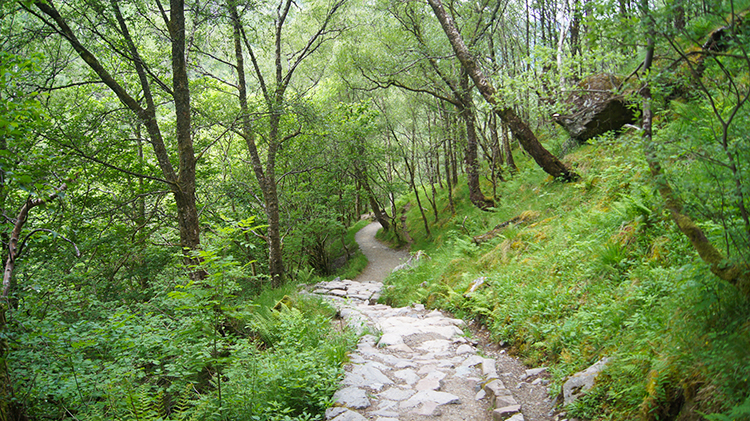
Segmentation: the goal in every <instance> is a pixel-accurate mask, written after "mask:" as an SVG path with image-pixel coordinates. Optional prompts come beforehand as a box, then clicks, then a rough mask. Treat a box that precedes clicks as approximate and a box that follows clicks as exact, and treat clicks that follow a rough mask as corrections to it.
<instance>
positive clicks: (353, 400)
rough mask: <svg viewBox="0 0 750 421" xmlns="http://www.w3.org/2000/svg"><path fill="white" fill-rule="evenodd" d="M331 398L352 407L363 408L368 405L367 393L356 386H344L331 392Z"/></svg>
mask: <svg viewBox="0 0 750 421" xmlns="http://www.w3.org/2000/svg"><path fill="white" fill-rule="evenodd" d="M333 400H334V401H335V402H336V403H338V404H339V405H342V406H345V407H347V408H353V409H364V408H368V407H369V406H370V399H368V398H367V393H365V391H364V390H362V389H360V388H358V387H345V388H343V389H341V390H339V391H337V392H336V393H334V394H333Z"/></svg>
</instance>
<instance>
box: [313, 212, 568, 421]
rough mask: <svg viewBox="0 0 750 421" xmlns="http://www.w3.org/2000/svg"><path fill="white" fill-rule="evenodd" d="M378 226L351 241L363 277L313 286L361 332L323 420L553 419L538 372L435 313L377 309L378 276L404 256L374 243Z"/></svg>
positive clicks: (415, 308) (460, 322)
mask: <svg viewBox="0 0 750 421" xmlns="http://www.w3.org/2000/svg"><path fill="white" fill-rule="evenodd" d="M378 229H380V224H378V223H372V224H370V225H368V226H367V227H365V228H364V229H362V230H360V232H359V233H357V236H356V237H355V238H356V240H357V243H358V244H359V246H360V249H361V250H362V252H363V253H364V254H365V256H367V258H368V260H369V264H368V266H367V268H365V270H364V271H363V272H362V274H360V275H359V276H358V277H357V278H356V279H355V280H340V279H336V280H333V281H330V282H321V283H319V284H317V285H316V286H315V290H314V293H315V294H320V295H324V296H326V297H328V298H329V299H331V300H332V301H333V303H334V305H336V306H337V308H338V309H339V311H340V313H341V315H342V317H343V318H344V319H345V320H346V322H347V324H348V325H349V326H351V327H353V328H355V329H360V331H361V332H363V333H364V335H363V336H362V338H361V340H360V342H359V344H358V346H357V349H356V350H355V351H353V352H352V353H351V354H350V356H349V363H348V364H347V365H346V367H345V370H346V374H345V377H344V379H343V380H342V382H341V386H340V389H339V391H338V392H336V394H335V395H334V398H335V400H336V403H335V404H334V406H333V407H331V408H330V409H328V411H326V419H327V420H330V421H369V420H374V421H422V420H433V419H442V420H446V421H460V420H465V421H469V420H471V421H490V420H493V421H494V420H512V421H523V420H532V421H537V420H538V421H549V420H553V419H554V418H552V417H551V416H550V414H548V413H547V412H549V411H550V408H551V405H550V403H549V399H547V398H546V387H545V386H544V384H543V383H544V382H546V379H545V378H544V377H545V371H544V370H543V369H538V370H526V369H525V367H523V365H521V364H520V363H519V362H518V361H516V360H514V359H512V358H510V357H508V356H507V355H505V353H504V352H502V351H498V352H493V351H492V350H489V349H481V350H480V349H477V345H478V344H479V341H478V340H474V339H470V336H467V335H466V333H468V330H469V329H470V327H469V326H467V324H466V322H464V321H463V320H458V319H455V318H453V317H450V316H449V315H445V314H443V313H442V312H440V311H438V310H432V311H429V310H427V309H425V307H424V306H423V305H422V304H413V305H412V306H409V307H402V308H392V307H390V306H387V305H383V304H377V298H378V297H379V295H380V290H381V289H382V287H383V283H382V281H383V279H385V277H386V276H388V274H390V273H391V271H392V270H393V269H394V268H395V267H396V266H398V265H399V264H401V263H404V262H405V261H406V260H407V259H408V258H409V254H408V253H406V252H402V251H395V250H391V249H390V248H388V247H387V246H386V245H384V244H383V243H381V242H380V241H378V240H377V239H375V234H376V233H377V231H378ZM480 351H481V352H480ZM521 378H523V380H520V379H521ZM506 385H507V387H506ZM514 389H515V390H514Z"/></svg>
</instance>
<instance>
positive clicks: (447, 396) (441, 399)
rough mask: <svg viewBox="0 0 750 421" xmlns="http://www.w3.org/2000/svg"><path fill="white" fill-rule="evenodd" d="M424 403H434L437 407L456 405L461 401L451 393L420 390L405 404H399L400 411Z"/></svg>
mask: <svg viewBox="0 0 750 421" xmlns="http://www.w3.org/2000/svg"><path fill="white" fill-rule="evenodd" d="M424 402H436V403H437V404H438V405H448V404H458V403H461V400H460V399H459V398H458V396H456V395H454V394H452V393H446V392H438V391H435V390H422V391H419V392H417V394H416V395H414V396H412V397H411V398H409V400H407V401H405V402H401V405H400V406H401V408H402V409H408V408H414V407H416V406H418V405H419V404H421V403H424Z"/></svg>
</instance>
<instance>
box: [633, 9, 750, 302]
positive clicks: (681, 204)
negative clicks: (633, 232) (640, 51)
mask: <svg viewBox="0 0 750 421" xmlns="http://www.w3.org/2000/svg"><path fill="white" fill-rule="evenodd" d="M640 7H641V11H642V13H643V23H644V26H645V27H646V39H647V46H646V57H645V59H644V61H643V70H644V74H645V77H646V80H645V83H644V86H643V88H641V90H640V92H641V96H642V98H643V148H644V154H645V156H646V161H647V162H648V166H649V170H650V172H651V176H652V177H653V179H654V181H655V184H656V187H657V189H658V191H659V193H660V195H661V197H662V200H663V201H664V204H665V206H666V208H667V209H668V210H669V212H670V215H671V217H672V220H673V221H674V222H675V224H676V225H677V227H678V228H679V230H680V231H681V232H682V233H683V234H684V235H685V237H687V239H688V240H689V241H690V243H691V244H692V246H693V248H694V249H695V250H696V251H697V252H698V255H699V256H700V258H701V259H702V260H703V261H704V262H705V263H706V264H708V266H709V268H710V270H711V272H712V273H713V274H714V275H716V276H718V277H719V278H721V279H723V280H725V281H727V282H729V283H731V284H732V285H734V286H736V287H737V289H738V290H739V291H740V292H741V293H742V294H744V295H745V296H750V268H749V267H748V266H749V265H748V263H747V260H745V259H746V258H747V254H746V253H743V252H742V250H747V245H748V244H750V217H748V211H747V207H746V203H745V196H744V191H745V190H746V188H747V186H746V185H745V184H746V179H747V178H746V174H743V170H742V169H741V168H740V167H738V165H737V162H736V159H737V158H738V157H740V156H742V153H743V152H742V151H741V150H742V149H744V148H743V146H744V147H746V146H747V143H746V139H742V138H739V139H733V137H734V136H735V135H734V133H735V131H734V130H733V129H732V125H733V124H734V123H735V118H737V117H738V116H739V115H740V114H741V113H742V112H746V109H743V108H744V107H745V106H746V104H747V103H748V101H749V100H750V89H748V88H747V86H746V85H744V84H741V83H736V79H737V78H738V77H745V75H746V74H747V70H748V69H750V55H748V52H747V50H746V47H745V44H744V43H743V41H742V38H741V37H738V34H737V32H736V29H731V28H733V27H734V25H731V24H730V26H729V28H730V29H729V33H728V34H727V35H726V38H728V40H725V41H724V42H726V43H727V44H730V45H731V47H729V48H731V49H733V50H734V49H736V50H739V51H738V52H737V54H730V55H725V54H721V53H719V54H716V53H714V52H711V51H704V52H703V54H705V55H706V57H707V58H708V60H710V61H712V62H714V64H715V65H716V68H715V69H714V71H716V72H717V74H715V75H714V76H713V77H712V78H711V81H712V82H708V83H716V84H717V85H719V86H715V87H709V85H708V84H707V83H706V82H704V81H703V79H702V73H703V72H702V71H700V72H699V71H698V69H697V66H696V65H695V64H693V63H692V62H691V60H690V59H688V57H687V56H686V55H685V53H684V50H683V48H681V47H680V46H679V45H678V44H676V43H675V42H674V41H672V40H671V39H670V38H668V37H665V38H667V40H668V42H669V43H670V44H671V46H672V48H673V49H674V50H675V51H676V52H677V53H678V54H679V55H680V56H681V59H683V60H684V61H685V63H686V64H687V66H688V68H689V70H690V75H691V76H692V78H691V79H690V81H691V82H692V83H693V84H694V86H697V88H698V89H697V91H698V92H699V93H700V95H701V96H702V97H703V99H704V100H705V101H706V102H708V103H709V104H710V105H709V107H710V110H711V114H713V118H714V121H713V122H712V123H713V124H711V126H713V127H715V126H716V124H715V123H718V127H719V133H718V135H716V134H714V135H713V136H712V137H714V138H713V139H712V140H713V141H714V142H716V143H717V144H718V145H717V146H718V147H719V150H720V151H721V152H720V153H721V154H723V155H724V158H722V157H721V155H720V154H717V156H710V155H709V156H705V157H703V156H700V155H699V157H700V158H702V159H705V160H706V161H707V165H709V166H717V167H719V168H720V169H719V171H722V170H723V171H728V173H729V177H728V178H729V180H731V182H730V185H732V184H733V186H732V187H733V189H734V195H733V196H734V200H733V201H734V206H731V205H729V204H727V203H725V200H724V199H722V205H721V207H722V208H723V209H722V212H721V214H725V213H728V214H730V215H731V214H734V218H731V217H730V218H727V219H728V220H729V221H727V219H725V220H724V221H723V225H724V227H725V230H726V231H727V232H726V236H727V237H729V236H732V237H733V240H734V241H735V247H736V249H737V250H739V253H738V254H739V261H736V260H735V261H732V260H728V258H727V257H725V256H724V254H723V253H722V252H721V251H719V249H717V248H716V247H715V246H714V245H713V244H712V243H711V241H710V240H709V238H708V235H707V234H706V232H705V231H704V229H703V228H701V227H700V225H699V224H698V223H697V222H696V221H695V220H694V218H693V217H691V216H690V215H689V214H688V213H687V212H686V210H685V208H686V204H685V201H684V199H683V198H682V197H681V196H680V195H679V194H678V193H677V192H676V191H675V190H674V188H673V187H672V185H671V184H670V181H669V178H668V177H667V174H665V171H664V168H663V166H662V163H661V160H660V158H659V156H660V153H659V152H660V149H662V147H661V146H660V145H657V143H656V142H655V140H654V138H653V114H654V112H653V98H652V90H651V83H652V78H653V76H652V74H651V73H652V71H653V67H652V65H653V61H654V51H655V45H656V39H655V38H656V35H657V31H656V23H657V22H656V20H655V17H654V15H653V14H652V13H651V11H650V9H649V4H648V0H641V4H640ZM734 19H735V17H734V13H732V21H733V23H734ZM704 45H708V44H704ZM700 65H703V62H700ZM740 75H742V76H740ZM717 88H718V89H717ZM690 130H693V131H694V128H692V127H691V129H690ZM701 148H702V149H708V150H710V149H713V148H709V147H708V145H705V144H704V145H702V146H701ZM712 178H714V179H715V180H717V184H719V183H721V182H720V181H718V180H720V178H721V177H720V176H718V175H717V174H713V175H712ZM693 182H695V181H693ZM712 187H713V190H714V191H716V190H719V188H721V186H716V185H715V186H712ZM732 187H730V189H732ZM721 190H724V188H721ZM707 200H709V201H710V200H711V199H710V198H707ZM714 200H715V199H714ZM732 207H734V209H732ZM732 219H735V220H740V221H742V223H741V226H742V228H740V229H739V231H740V233H741V234H739V235H738V236H737V237H734V236H735V235H736V234H735V233H733V232H731V231H732V228H733V225H734V223H733V222H731V220H732ZM729 249H730V247H729V244H727V250H729ZM743 254H744V256H743Z"/></svg>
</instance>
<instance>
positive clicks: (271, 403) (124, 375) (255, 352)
mask: <svg viewBox="0 0 750 421" xmlns="http://www.w3.org/2000/svg"><path fill="white" fill-rule="evenodd" d="M366 224H367V222H366V221H363V222H361V223H359V224H356V225H354V226H352V227H351V229H350V230H349V232H348V234H347V235H346V236H345V240H343V241H346V243H347V244H346V245H344V244H336V243H332V244H331V245H330V248H331V250H329V251H330V253H331V255H332V256H338V255H340V254H341V253H344V250H356V249H357V248H356V243H355V241H354V234H355V233H356V231H357V230H358V229H360V228H362V227H363V226H364V225H366ZM237 226H240V227H241V226H242V224H239V225H237ZM237 226H234V227H232V226H230V227H228V228H225V229H222V230H218V232H217V233H215V235H214V236H213V237H211V238H208V236H207V237H206V239H207V240H208V241H206V243H207V246H205V248H204V250H202V251H200V252H199V253H200V257H201V260H202V263H201V265H200V266H199V267H195V268H193V269H194V270H196V271H197V270H201V271H203V272H204V273H205V277H204V278H203V279H201V280H191V279H190V277H188V274H185V273H179V272H177V271H171V272H170V271H163V272H162V273H161V275H160V276H159V277H158V278H157V279H155V280H154V281H153V282H152V283H151V285H149V287H148V288H147V289H138V291H139V295H138V297H140V299H134V298H138V297H133V296H131V295H132V291H130V290H128V289H123V290H118V291H114V290H103V289H97V283H95V282H92V279H89V278H87V277H86V274H85V273H78V272H77V271H72V272H71V273H70V274H69V275H68V276H67V277H65V278H61V279H58V282H59V285H58V286H57V288H55V287H54V286H52V285H35V286H32V287H31V288H30V289H29V290H28V291H26V293H25V294H24V295H23V303H22V305H21V306H19V308H20V309H23V310H22V311H15V312H10V313H9V316H10V317H9V321H10V322H11V323H12V324H13V326H14V328H15V329H16V331H18V332H19V334H18V335H17V336H15V337H13V338H12V340H13V341H12V346H13V352H12V353H11V356H10V358H9V361H8V364H9V367H11V368H12V371H11V375H12V377H13V379H12V380H13V381H14V384H15V385H16V389H15V399H17V401H18V402H19V403H20V404H21V405H22V407H23V409H24V411H25V416H27V417H29V419H80V420H84V419H85V420H113V419H118V420H141V421H145V420H166V419H171V420H257V421H292V420H294V421H312V420H322V419H323V418H324V415H323V413H324V411H325V409H327V408H328V407H329V406H330V405H331V404H332V401H331V397H332V395H333V393H334V392H335V391H336V390H338V385H339V381H340V379H341V377H342V376H343V362H344V361H345V359H346V354H347V352H348V351H349V350H350V349H351V348H352V347H353V346H354V345H356V343H357V340H358V336H357V334H355V333H353V332H351V331H349V330H347V329H345V328H344V327H343V326H341V325H340V324H339V323H338V322H336V321H334V320H333V319H334V318H335V315H336V310H335V309H334V308H333V307H332V306H331V305H330V304H329V303H327V302H326V301H324V300H323V299H319V298H315V297H312V296H309V295H304V294H299V293H298V290H297V283H298V282H307V281H311V280H313V275H312V272H301V273H299V274H298V275H297V279H295V280H290V281H289V282H288V283H287V284H286V285H284V286H282V287H281V288H270V287H268V286H263V285H264V284H267V283H264V282H263V279H259V278H258V277H257V276H253V275H252V273H251V272H252V271H251V265H250V264H246V265H241V264H240V263H239V261H238V260H236V259H235V258H234V257H233V254H232V253H231V247H232V245H233V241H234V240H235V239H236V236H237V233H238V232H241V230H240V229H238V228H237ZM339 243H340V242H339ZM175 258H180V257H179V256H176V257H175ZM366 264H367V261H366V259H365V258H364V256H362V254H361V253H357V255H356V256H355V257H354V258H352V259H350V261H349V263H348V264H347V265H346V266H344V267H341V268H339V270H340V273H341V274H342V275H344V276H348V274H356V273H357V272H358V271H361V269H362V267H364V265H366ZM175 267H178V266H175ZM71 309H75V310H74V311H73V310H71Z"/></svg>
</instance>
